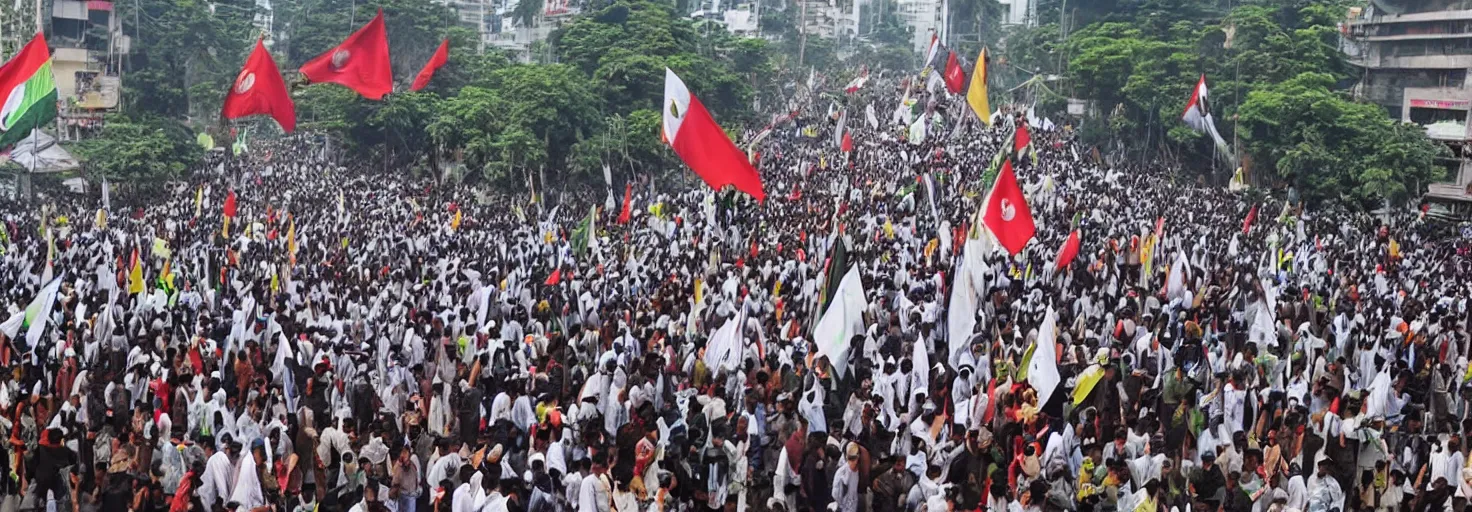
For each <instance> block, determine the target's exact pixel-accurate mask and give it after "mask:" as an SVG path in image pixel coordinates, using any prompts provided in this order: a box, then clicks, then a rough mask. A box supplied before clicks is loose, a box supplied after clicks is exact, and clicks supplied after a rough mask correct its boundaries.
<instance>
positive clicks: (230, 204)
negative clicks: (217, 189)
mask: <svg viewBox="0 0 1472 512" xmlns="http://www.w3.org/2000/svg"><path fill="white" fill-rule="evenodd" d="M225 216H226V217H234V216H235V191H234V190H231V191H230V192H229V193H228V194H226V195H225Z"/></svg>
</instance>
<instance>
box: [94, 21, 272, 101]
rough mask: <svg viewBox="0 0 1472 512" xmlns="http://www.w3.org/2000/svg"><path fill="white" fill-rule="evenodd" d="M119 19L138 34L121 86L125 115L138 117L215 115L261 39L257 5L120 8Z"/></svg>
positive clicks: (135, 37) (130, 31)
mask: <svg viewBox="0 0 1472 512" xmlns="http://www.w3.org/2000/svg"><path fill="white" fill-rule="evenodd" d="M116 14H117V15H118V18H119V20H121V21H122V24H123V27H122V29H123V32H124V33H127V34H136V36H134V39H133V43H132V44H133V46H132V53H131V55H129V56H128V61H127V62H128V66H129V67H128V68H127V80H124V81H123V84H124V88H125V90H124V91H123V98H124V103H125V104H124V109H125V110H126V111H127V112H130V113H134V114H136V115H159V116H165V117H169V118H183V117H185V116H188V115H196V116H198V115H207V113H209V112H210V111H216V109H218V108H219V105H220V101H221V100H222V99H223V98H224V93H225V91H226V90H228V89H229V87H230V84H231V83H233V82H234V80H235V76H236V74H238V73H239V72H240V63H241V62H243V61H244V60H245V55H246V54H248V53H249V52H250V47H251V45H253V44H254V43H255V36H256V35H258V34H256V33H255V28H254V27H253V26H252V25H251V20H252V19H253V18H254V16H255V14H256V4H255V1H254V0H219V1H215V2H205V1H202V0H138V1H137V2H118V3H117V12H116Z"/></svg>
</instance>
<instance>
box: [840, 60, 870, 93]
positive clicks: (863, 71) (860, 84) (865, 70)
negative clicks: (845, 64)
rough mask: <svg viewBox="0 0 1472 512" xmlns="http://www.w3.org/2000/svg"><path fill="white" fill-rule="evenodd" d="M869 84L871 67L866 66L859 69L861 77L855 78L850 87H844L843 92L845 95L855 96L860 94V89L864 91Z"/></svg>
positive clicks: (849, 84)
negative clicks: (857, 93) (865, 85)
mask: <svg viewBox="0 0 1472 512" xmlns="http://www.w3.org/2000/svg"><path fill="white" fill-rule="evenodd" d="M867 83H869V66H868V65H867V64H866V65H864V67H862V68H860V69H859V76H856V77H854V79H853V80H852V81H850V82H849V83H848V85H845V86H843V92H844V93H845V94H853V93H856V92H859V89H863V88H864V84H867Z"/></svg>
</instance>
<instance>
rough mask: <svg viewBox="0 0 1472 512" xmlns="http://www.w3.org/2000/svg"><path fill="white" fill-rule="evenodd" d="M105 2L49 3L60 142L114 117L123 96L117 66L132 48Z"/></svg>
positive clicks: (68, 0)
mask: <svg viewBox="0 0 1472 512" xmlns="http://www.w3.org/2000/svg"><path fill="white" fill-rule="evenodd" d="M114 14H115V13H114V11H113V3H112V2H111V1H108V0H54V2H53V3H52V8H51V30H50V38H49V39H48V40H47V41H48V42H49V43H50V44H51V47H52V49H53V51H52V55H51V58H52V60H51V66H52V68H51V69H52V74H53V75H54V76H55V79H56V92H57V96H58V98H57V99H58V100H59V102H58V103H59V105H58V108H57V123H56V126H57V134H56V138H58V139H61V140H75V139H78V138H82V137H85V136H86V134H87V133H88V132H89V131H90V130H91V129H93V128H97V127H100V126H101V125H102V117H103V115H104V114H107V113H109V112H115V111H117V108H118V105H119V104H120V103H121V100H122V98H121V96H122V90H123V83H122V76H121V74H120V73H119V69H120V67H121V66H120V64H121V62H122V60H123V57H124V56H126V55H127V54H128V52H129V50H130V46H132V40H131V39H130V38H129V37H128V36H126V35H123V32H122V25H121V23H120V21H119V20H118V18H117V16H115V15H114Z"/></svg>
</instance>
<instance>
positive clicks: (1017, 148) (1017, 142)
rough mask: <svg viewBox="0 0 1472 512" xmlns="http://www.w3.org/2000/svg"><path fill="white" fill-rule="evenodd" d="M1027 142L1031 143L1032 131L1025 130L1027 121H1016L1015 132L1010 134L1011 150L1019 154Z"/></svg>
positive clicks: (1025, 147) (1024, 148)
mask: <svg viewBox="0 0 1472 512" xmlns="http://www.w3.org/2000/svg"><path fill="white" fill-rule="evenodd" d="M1029 144H1032V132H1029V131H1028V130H1027V123H1026V122H1019V123H1017V132H1016V133H1014V134H1013V135H1012V152H1013V153H1016V154H1017V155H1021V154H1022V152H1023V150H1026V149H1027V146H1028V145H1029Z"/></svg>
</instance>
